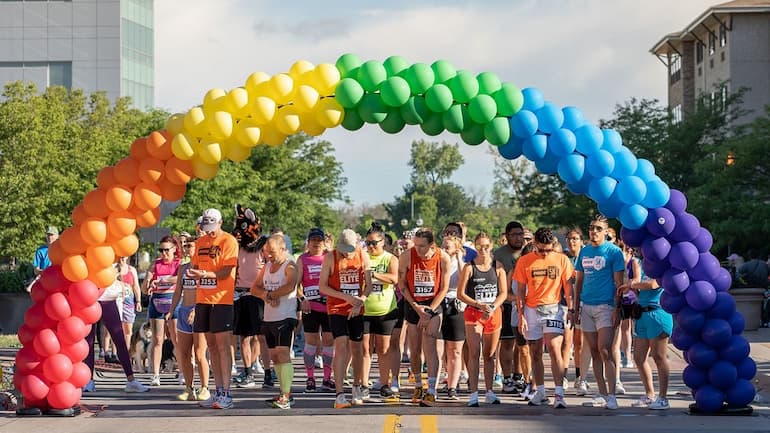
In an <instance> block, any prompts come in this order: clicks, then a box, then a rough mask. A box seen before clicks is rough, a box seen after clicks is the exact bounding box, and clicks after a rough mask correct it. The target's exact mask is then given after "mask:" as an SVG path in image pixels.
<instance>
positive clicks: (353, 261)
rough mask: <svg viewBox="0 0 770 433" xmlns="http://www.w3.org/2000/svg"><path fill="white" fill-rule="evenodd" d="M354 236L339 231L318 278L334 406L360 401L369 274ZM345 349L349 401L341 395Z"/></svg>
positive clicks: (338, 407) (348, 404) (367, 264)
mask: <svg viewBox="0 0 770 433" xmlns="http://www.w3.org/2000/svg"><path fill="white" fill-rule="evenodd" d="M356 236H357V235H356V232H354V231H353V230H350V229H345V230H343V231H342V233H341V234H340V237H339V239H338V240H337V247H336V249H335V250H334V251H331V252H329V253H327V254H326V256H325V257H324V261H323V265H322V267H321V277H320V281H319V287H320V289H321V294H322V295H326V297H327V300H326V307H327V312H328V313H329V325H330V327H331V330H332V335H333V336H334V366H333V370H334V383H335V392H336V394H337V396H336V398H335V401H334V407H335V408H336V409H343V408H348V407H350V406H351V405H352V404H356V405H358V404H363V398H362V395H361V384H362V381H363V369H364V368H363V367H364V365H363V363H364V354H363V352H362V350H363V349H362V347H361V340H363V338H364V316H363V314H364V302H365V301H366V297H367V295H368V294H369V290H370V288H371V287H372V283H371V281H372V280H371V276H372V275H371V274H372V273H371V270H370V269H371V265H370V264H369V256H368V255H367V254H364V253H363V251H361V248H359V247H358V246H357V244H358V239H357V237H356ZM348 347H349V348H350V349H349V350H348ZM349 351H350V352H352V356H351V358H352V363H353V390H352V397H353V398H352V400H348V399H347V398H345V392H344V389H343V386H344V383H343V382H344V380H345V373H346V370H347V364H348V353H349Z"/></svg>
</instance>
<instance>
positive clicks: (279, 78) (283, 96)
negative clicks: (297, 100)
mask: <svg viewBox="0 0 770 433" xmlns="http://www.w3.org/2000/svg"><path fill="white" fill-rule="evenodd" d="M293 94H294V80H292V79H291V77H290V76H289V75H288V74H276V75H273V76H272V77H271V78H270V81H269V82H268V84H267V96H270V97H271V98H272V99H273V100H274V101H275V102H276V103H278V104H280V105H283V104H286V103H288V102H289V101H291V97H292V95H293Z"/></svg>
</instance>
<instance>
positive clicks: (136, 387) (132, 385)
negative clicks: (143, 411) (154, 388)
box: [123, 379, 150, 392]
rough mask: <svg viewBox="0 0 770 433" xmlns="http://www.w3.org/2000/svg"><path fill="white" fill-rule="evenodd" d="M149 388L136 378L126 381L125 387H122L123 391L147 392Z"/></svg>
mask: <svg viewBox="0 0 770 433" xmlns="http://www.w3.org/2000/svg"><path fill="white" fill-rule="evenodd" d="M149 390H150V388H148V387H146V386H144V385H142V383H141V382H139V381H138V380H136V379H133V380H129V381H128V382H126V387H125V388H124V389H123V391H124V392H147V391H149Z"/></svg>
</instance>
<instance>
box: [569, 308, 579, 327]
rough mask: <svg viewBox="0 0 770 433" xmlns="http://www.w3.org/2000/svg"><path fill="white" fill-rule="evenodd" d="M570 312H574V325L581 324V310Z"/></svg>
mask: <svg viewBox="0 0 770 433" xmlns="http://www.w3.org/2000/svg"><path fill="white" fill-rule="evenodd" d="M570 314H572V326H573V327H574V326H577V325H580V310H574V311H573V312H572V313H570Z"/></svg>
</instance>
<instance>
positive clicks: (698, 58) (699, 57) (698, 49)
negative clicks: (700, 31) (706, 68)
mask: <svg viewBox="0 0 770 433" xmlns="http://www.w3.org/2000/svg"><path fill="white" fill-rule="evenodd" d="M702 61H703V44H702V43H700V42H698V43H696V44H695V62H696V63H701V62H702Z"/></svg>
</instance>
